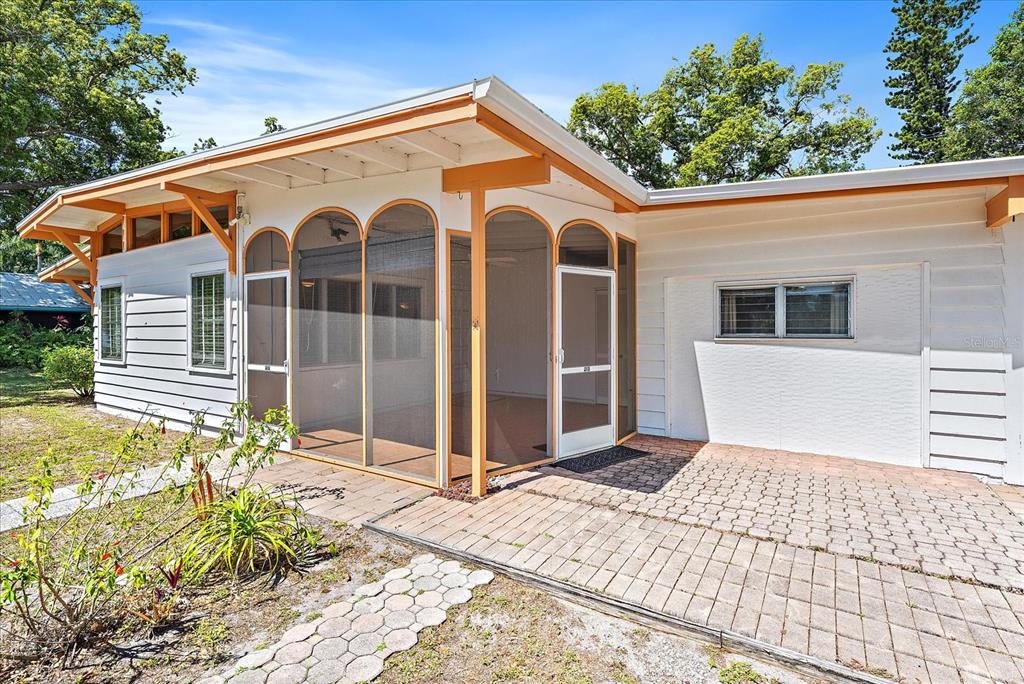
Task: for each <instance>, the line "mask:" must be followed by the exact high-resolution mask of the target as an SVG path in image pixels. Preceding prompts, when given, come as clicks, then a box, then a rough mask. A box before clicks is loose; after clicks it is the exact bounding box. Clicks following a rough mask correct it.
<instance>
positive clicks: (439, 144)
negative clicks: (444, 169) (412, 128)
mask: <svg viewBox="0 0 1024 684" xmlns="http://www.w3.org/2000/svg"><path fill="white" fill-rule="evenodd" d="M395 137H396V138H397V139H398V140H401V141H402V142H404V143H405V144H406V145H410V146H412V147H415V148H416V149H417V150H420V151H421V152H426V153H427V154H431V155H433V156H435V157H437V158H438V159H440V160H441V161H443V162H448V163H449V164H458V163H459V162H460V161H462V148H461V147H459V146H458V145H456V144H455V143H453V142H451V141H450V140H445V139H444V138H442V137H441V136H439V135H437V134H436V133H431V132H430V131H418V132H416V133H409V134H407V135H399V136H395Z"/></svg>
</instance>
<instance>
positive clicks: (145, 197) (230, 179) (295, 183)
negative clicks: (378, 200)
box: [21, 120, 599, 239]
mask: <svg viewBox="0 0 1024 684" xmlns="http://www.w3.org/2000/svg"><path fill="white" fill-rule="evenodd" d="M289 152H294V150H290V149H289V148H282V149H281V151H280V154H279V155H268V156H266V158H261V159H259V160H258V161H253V162H251V163H240V164H239V165H237V166H231V167H229V168H220V169H218V170H214V171H197V172H196V173H195V174H193V175H190V176H187V177H185V178H178V179H177V180H176V182H178V183H181V184H183V185H188V186H190V187H194V188H197V189H200V190H207V191H210V192H216V193H220V192H227V191H231V190H239V191H242V190H246V189H255V188H258V187H264V188H276V189H279V190H291V189H296V188H304V187H310V186H315V185H326V184H331V183H345V182H348V181H352V180H358V179H362V178H372V177H376V176H387V175H394V174H399V173H405V172H407V171H417V170H421V169H431V168H441V169H449V168H454V167H456V166H464V165H469V164H479V163H483V162H490V161H501V160H505V159H512V158H516V157H523V156H528V155H527V153H526V152H524V151H523V150H522V149H521V148H520V147H518V146H516V145H514V144H512V143H511V142H509V141H507V140H506V139H504V138H502V137H501V136H499V135H497V134H496V133H494V132H492V131H491V130H489V129H488V128H486V127H484V126H482V125H480V124H479V123H477V122H476V121H474V120H469V121H458V122H455V123H451V124H447V125H443V126H436V127H431V128H426V129H422V130H415V131H410V132H405V133H401V134H396V135H388V136H385V137H381V138H379V139H375V140H369V141H364V142H359V143H355V144H350V145H337V146H332V147H327V148H324V149H318V150H314V151H303V152H301V153H292V154H289ZM161 180H163V179H162V178H161V177H154V179H153V180H152V182H151V183H148V184H143V185H141V187H132V188H131V189H128V190H118V186H113V187H111V188H110V191H109V192H107V193H102V192H94V193H91V195H92V196H91V197H90V198H89V199H87V200H86V201H84V202H83V204H88V205H89V206H75V205H73V204H72V202H74V201H75V199H74V198H73V197H72V198H69V199H68V200H65V201H58V202H57V205H56V206H55V208H53V209H52V210H51V211H49V212H46V213H44V214H42V215H41V216H40V217H39V218H38V219H37V220H36V221H35V222H34V223H31V224H29V225H27V226H24V227H23V230H22V233H21V236H22V237H25V238H38V239H52V238H51V237H50V236H49V235H47V234H46V233H45V232H44V233H40V232H39V230H40V229H41V228H42V227H43V226H46V225H53V226H60V227H65V228H70V229H73V230H77V231H79V232H80V235H81V238H82V239H84V238H85V237H87V236H88V235H90V234H93V233H95V232H96V231H97V230H98V229H99V227H100V226H101V224H103V223H104V222H107V221H108V220H109V219H111V218H113V217H114V216H117V215H118V214H119V212H117V211H116V209H117V207H116V206H114V205H110V206H108V205H105V204H104V202H114V203H118V204H121V205H124V206H125V207H126V208H127V209H129V210H130V209H131V208H133V207H140V206H147V205H152V204H160V203H163V202H173V201H177V200H180V199H181V195H179V194H178V193H175V192H171V191H168V190H162V189H161V188H160V181H161ZM564 181H566V182H567V181H571V179H569V178H568V177H567V176H566V177H564ZM136 185H137V184H136ZM572 185H575V186H578V187H577V188H576V189H575V191H576V192H579V191H580V190H586V191H587V192H588V193H590V194H596V193H592V191H589V190H587V189H586V188H585V187H584V186H582V185H579V184H575V183H573V184H572ZM566 187H568V184H567V185H566ZM598 197H599V196H598ZM42 229H43V230H45V228H42Z"/></svg>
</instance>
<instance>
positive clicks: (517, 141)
mask: <svg viewBox="0 0 1024 684" xmlns="http://www.w3.org/2000/svg"><path fill="white" fill-rule="evenodd" d="M476 122H477V123H478V124H480V125H481V126H483V127H484V128H486V129H487V130H489V131H491V132H492V133H494V134H495V135H497V136H498V137H499V138H503V139H505V140H506V141H508V142H509V143H511V144H513V145H515V146H516V147H518V148H519V149H521V150H523V151H524V152H527V153H528V154H531V155H533V156H535V157H547V158H548V159H550V160H551V165H552V166H554V167H555V168H556V169H558V170H559V171H561V172H562V173H564V174H565V175H567V176H569V177H570V178H573V179H575V180H577V181H579V182H580V183H582V184H583V185H585V186H587V187H588V188H590V189H591V190H594V191H595V192H598V193H600V194H602V195H604V196H605V197H607V198H608V199H610V200H611V201H612V202H613V203H614V204H615V205H616V208H617V210H618V209H619V208H621V209H623V210H626V211H629V212H637V211H639V210H640V205H639V204H638V203H637V202H636V201H634V200H633V199H632V198H630V197H627V196H626V195H623V194H622V193H621V192H619V191H618V190H615V189H614V188H612V187H611V186H610V185H608V184H607V183H604V182H603V181H600V180H598V179H597V178H595V177H594V176H592V175H590V174H589V173H587V172H586V171H584V170H583V169H581V168H580V167H578V166H576V165H575V164H573V163H572V162H571V161H569V160H568V159H566V158H565V157H563V156H562V155H560V154H558V153H557V152H555V151H554V150H552V149H551V148H549V147H547V146H546V145H543V144H541V143H540V142H539V141H537V140H535V139H534V138H533V137H531V136H530V135H528V134H526V133H523V132H522V131H521V130H519V129H518V128H516V127H515V126H513V125H512V124H510V123H509V122H507V121H505V120H504V119H502V118H501V117H500V116H498V115H497V114H495V113H494V112H492V111H490V110H489V109H487V108H486V107H478V108H477V115H476Z"/></svg>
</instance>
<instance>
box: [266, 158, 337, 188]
mask: <svg viewBox="0 0 1024 684" xmlns="http://www.w3.org/2000/svg"><path fill="white" fill-rule="evenodd" d="M255 166H257V167H259V168H261V169H267V170H268V171H275V172H277V173H283V174H286V175H288V176H291V177H293V178H300V179H302V180H308V181H313V182H314V183H317V184H319V185H323V183H324V182H325V181H326V174H324V170H323V169H322V168H319V167H316V166H311V165H309V164H306V163H305V162H301V161H295V160H294V159H275V160H274V161H270V162H261V163H259V164H256V165H255Z"/></svg>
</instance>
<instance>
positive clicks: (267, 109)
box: [141, 0, 1016, 168]
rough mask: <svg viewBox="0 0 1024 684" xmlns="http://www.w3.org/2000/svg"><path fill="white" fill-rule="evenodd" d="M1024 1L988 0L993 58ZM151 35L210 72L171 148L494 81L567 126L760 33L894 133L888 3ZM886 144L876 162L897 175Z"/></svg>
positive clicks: (390, 13) (244, 22) (286, 9)
mask: <svg viewBox="0 0 1024 684" xmlns="http://www.w3.org/2000/svg"><path fill="white" fill-rule="evenodd" d="M1015 4H1016V3H1014V2H1009V1H999V0H989V1H987V2H983V3H982V6H981V9H980V10H979V11H978V13H977V15H976V16H975V20H974V23H975V33H976V34H977V35H978V36H979V41H978V42H977V43H976V44H974V45H973V46H971V47H970V48H969V49H968V51H967V53H966V55H965V59H964V67H966V68H971V67H976V66H979V65H981V64H984V63H985V61H986V50H987V49H988V47H989V46H990V45H991V43H992V40H993V38H994V37H995V35H996V33H997V31H998V29H999V27H1000V26H1002V25H1003V24H1005V23H1006V22H1007V20H1008V18H1009V14H1010V12H1011V11H1012V10H1013V8H1014V7H1015ZM141 6H142V10H143V13H144V27H145V29H146V30H148V31H152V32H160V33H167V34H168V35H169V36H170V37H171V43H172V45H173V46H174V47H176V48H178V49H179V50H181V51H182V52H184V53H185V54H186V55H187V56H188V58H189V61H190V63H191V64H192V65H193V66H195V67H196V68H197V70H198V82H197V85H196V86H195V87H193V88H190V89H189V90H188V91H187V92H186V93H185V94H184V95H182V96H178V97H163V98H162V105H161V109H162V111H163V112H164V121H165V122H166V123H167V124H168V125H170V126H171V128H172V129H173V132H174V134H175V135H174V138H173V139H172V140H171V141H170V144H172V145H175V146H177V147H179V148H183V149H191V147H192V143H193V142H195V141H196V140H197V139H198V138H200V137H207V136H213V137H214V138H215V139H216V140H217V142H218V143H220V144H225V143H230V142H235V141H237V140H242V139H246V138H250V137H253V136H255V135H258V134H259V133H260V132H261V131H262V128H263V125H262V122H263V118H264V117H266V116H269V115H273V116H277V117H278V118H279V119H280V121H281V123H283V124H284V125H285V126H296V125H299V124H303V123H309V122H312V121H317V120H320V119H324V118H329V117H331V116H337V115H339V114H344V113H346V112H349V111H353V110H357V109H362V108H365V107H370V106H374V105H378V104H384V103H386V102H389V101H391V100H395V99H399V98H401V97H406V96H409V95H413V94H416V93H419V92H422V91H425V90H430V89H434V88H439V87H443V86H448V85H453V84H456V83H461V82H464V81H468V80H471V79H473V78H479V77H483V76H487V75H491V74H494V75H497V76H499V77H501V78H502V79H504V80H505V81H506V82H507V83H509V85H511V86H512V87H513V88H515V89H516V90H519V91H520V92H522V93H523V94H524V95H526V96H527V97H529V98H530V99H531V100H533V101H534V102H535V103H536V104H537V105H538V106H540V107H541V108H542V109H544V110H545V111H546V112H547V113H548V114H550V115H551V116H553V117H555V118H556V119H557V120H559V121H560V122H562V123H564V122H565V119H566V117H567V115H568V111H569V107H570V106H571V105H572V101H573V100H574V99H575V97H576V96H577V95H578V94H579V93H582V92H585V91H588V90H591V89H593V88H595V87H597V86H598V85H600V84H601V83H602V82H605V81H622V82H625V83H628V84H631V85H632V84H635V85H637V86H639V87H640V88H642V89H650V88H653V87H655V86H656V85H657V84H658V82H659V81H660V80H661V77H662V76H663V75H664V73H665V71H666V69H668V67H669V66H670V65H671V64H672V59H673V58H674V57H679V58H685V57H686V55H687V54H688V53H689V52H690V50H691V49H692V48H694V47H695V46H697V45H700V44H703V43H707V42H712V43H715V44H716V45H717V46H718V47H719V49H724V48H727V47H728V46H729V45H731V44H732V42H733V41H734V40H735V38H736V37H737V36H738V35H740V34H741V33H744V32H748V33H761V34H762V35H764V37H765V40H766V46H767V49H768V51H769V53H770V55H771V56H772V57H773V58H775V59H776V60H778V61H779V62H781V63H784V64H793V65H796V66H797V67H798V68H802V67H803V66H804V65H806V64H808V63H810V62H823V61H828V60H837V61H841V62H843V63H844V64H845V65H846V66H845V70H844V79H843V84H842V90H843V91H844V92H847V93H849V94H850V95H852V96H853V101H854V104H860V105H863V106H864V107H865V108H866V109H867V110H868V111H869V112H870V113H871V114H873V115H874V116H876V117H878V119H879V123H880V125H881V126H882V128H883V129H884V130H885V131H886V132H887V133H889V132H892V131H895V130H897V129H898V128H899V118H898V116H897V115H896V113H895V112H893V111H891V110H889V109H888V108H887V107H886V106H885V102H884V100H885V89H884V88H883V87H882V79H883V78H884V76H885V55H884V54H883V53H882V48H883V47H884V45H885V42H886V40H887V38H888V36H889V32H890V31H891V29H892V25H893V19H894V18H893V15H892V14H891V12H890V7H891V4H890V3H889V2H871V1H867V0H865V1H861V2H838V1H837V2H817V3H814V2H767V1H765V2H714V3H712V2H689V3H640V2H631V3H621V4H620V3H612V2H605V3H590V4H588V3H581V2H576V3H540V2H531V3H482V2H481V3H469V2H460V3H394V4H385V3H367V4H349V3H330V2H288V3H285V2H280V3H273V2H142V3H141ZM890 143H891V139H889V138H888V136H885V137H883V138H882V139H881V140H880V141H879V142H878V143H877V144H876V145H875V148H874V149H873V150H872V151H871V153H870V154H869V155H868V156H867V157H866V158H865V159H864V163H865V165H866V166H867V167H868V168H880V167H885V166H892V165H894V163H893V162H892V160H891V159H890V158H889V153H888V150H887V149H886V148H887V147H888V145H889V144H890Z"/></svg>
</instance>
